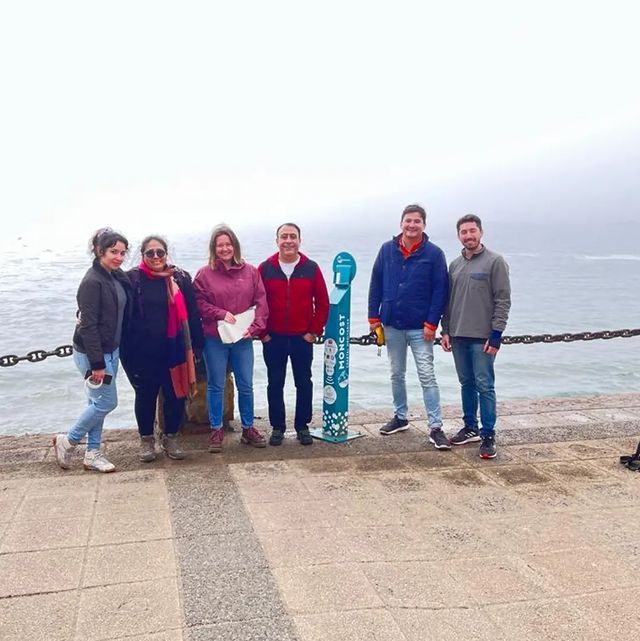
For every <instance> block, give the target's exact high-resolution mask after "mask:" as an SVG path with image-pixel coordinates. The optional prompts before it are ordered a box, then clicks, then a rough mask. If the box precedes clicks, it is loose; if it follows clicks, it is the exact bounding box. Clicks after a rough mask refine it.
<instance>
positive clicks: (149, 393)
mask: <svg viewBox="0 0 640 641" xmlns="http://www.w3.org/2000/svg"><path fill="white" fill-rule="evenodd" d="M129 381H130V382H131V386H132V387H133V390H134V392H135V395H136V400H135V403H134V411H135V414H136V421H137V423H138V432H139V433H140V436H151V435H152V434H153V426H154V423H155V420H156V402H157V399H158V392H159V391H160V389H162V396H163V404H162V411H163V413H164V432H165V434H176V433H177V432H178V430H179V429H180V425H181V424H182V418H183V416H184V404H185V400H186V399H184V398H176V395H175V392H174V391H173V384H172V383H171V375H170V374H169V370H168V368H166V367H158V368H157V369H156V370H153V371H148V372H145V373H144V374H136V375H135V376H129Z"/></svg>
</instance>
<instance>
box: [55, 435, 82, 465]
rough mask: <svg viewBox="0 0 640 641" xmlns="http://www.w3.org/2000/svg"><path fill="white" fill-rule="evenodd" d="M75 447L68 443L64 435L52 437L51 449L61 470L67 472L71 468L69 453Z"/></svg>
mask: <svg viewBox="0 0 640 641" xmlns="http://www.w3.org/2000/svg"><path fill="white" fill-rule="evenodd" d="M75 447H76V446H75V445H73V444H72V443H69V439H68V438H67V435H66V434H56V435H55V436H54V437H53V449H54V451H55V453H56V461H58V465H59V466H60V467H61V468H62V469H63V470H68V469H69V468H70V467H71V452H73V450H74V449H75Z"/></svg>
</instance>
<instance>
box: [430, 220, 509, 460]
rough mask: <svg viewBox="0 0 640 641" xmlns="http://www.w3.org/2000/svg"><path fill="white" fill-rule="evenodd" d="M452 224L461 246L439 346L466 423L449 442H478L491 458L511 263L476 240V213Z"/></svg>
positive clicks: (451, 267) (479, 234)
mask: <svg viewBox="0 0 640 641" xmlns="http://www.w3.org/2000/svg"><path fill="white" fill-rule="evenodd" d="M456 227H457V230H458V239H459V240H460V242H461V243H462V246H463V249H462V255H461V256H458V258H456V259H455V260H454V261H453V262H452V263H451V265H449V304H448V306H447V310H446V312H445V314H444V316H443V317H442V341H441V345H442V347H443V349H444V350H445V351H446V352H453V360H454V362H455V365H456V372H457V373H458V380H459V381H460V386H461V395H462V413H463V418H464V427H463V428H462V429H461V430H460V431H459V432H458V433H457V434H456V435H455V436H454V437H453V438H452V439H451V444H452V445H462V444H463V443H472V442H476V441H481V443H480V456H481V458H485V459H490V458H495V456H496V442H495V425H496V391H495V387H494V383H495V376H494V371H493V363H494V361H495V357H496V354H497V353H498V350H499V349H500V341H501V339H502V332H503V331H504V329H505V327H506V326H507V319H508V317H509V309H510V307H511V285H510V283H509V266H508V265H507V263H506V261H505V259H504V258H503V257H502V256H500V254H496V253H495V252H492V251H490V250H489V249H487V248H486V247H485V246H484V245H483V244H482V243H481V242H480V241H481V239H482V221H481V220H480V218H478V217H477V216H474V215H473V214H469V215H467V216H463V217H462V218H460V220H458V222H457V224H456ZM478 405H479V406H480V422H481V425H482V427H481V428H480V429H478V416H477V415H478Z"/></svg>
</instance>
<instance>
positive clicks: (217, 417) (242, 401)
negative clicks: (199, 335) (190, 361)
mask: <svg viewBox="0 0 640 641" xmlns="http://www.w3.org/2000/svg"><path fill="white" fill-rule="evenodd" d="M203 354H204V364H205V366H206V368H207V404H208V406H209V423H210V425H211V427H212V428H213V429H214V430H218V429H220V428H221V427H222V409H223V404H224V383H225V380H226V378H227V363H229V364H230V365H231V370H232V371H233V376H234V378H235V379H236V387H237V388H238V405H239V407H240V422H241V423H242V429H246V428H248V427H253V341H252V340H251V339H250V338H243V339H242V340H239V341H238V342H237V343H223V342H222V341H221V340H220V339H219V338H217V337H213V336H207V337H206V338H205V341H204V352H203Z"/></svg>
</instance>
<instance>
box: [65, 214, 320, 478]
mask: <svg viewBox="0 0 640 641" xmlns="http://www.w3.org/2000/svg"><path fill="white" fill-rule="evenodd" d="M300 243H301V234H300V228H299V227H298V226H297V225H296V224H294V223H285V224H283V225H280V226H279V227H278V229H277V232H276V244H277V247H278V251H277V252H276V253H275V254H274V255H273V256H271V257H270V258H268V259H267V260H266V261H264V263H262V264H261V265H260V266H259V267H258V268H256V267H254V266H252V265H249V264H248V263H247V262H246V261H245V260H244V259H243V258H242V252H241V249H240V242H239V240H238V237H237V236H236V234H235V233H234V232H233V230H231V229H230V228H229V227H228V226H226V225H220V226H218V227H216V228H215V229H214V230H213V233H212V235H211V240H210V242H209V261H208V264H207V265H205V266H204V267H202V268H201V269H200V270H198V273H197V274H196V276H195V278H194V279H193V281H192V280H191V276H190V275H189V274H188V273H187V272H186V271H184V270H183V269H180V268H179V267H176V266H175V265H172V264H171V263H170V262H169V253H168V246H167V242H166V240H165V239H164V238H162V237H160V236H156V235H151V236H147V237H146V238H145V239H144V240H143V241H142V244H141V246H140V263H139V265H138V266H137V267H134V268H133V269H131V270H129V271H128V272H126V273H125V272H124V271H123V270H122V269H121V266H122V263H123V261H124V259H125V257H126V255H127V252H128V250H129V243H128V241H127V239H126V238H125V237H124V236H123V235H122V234H119V233H118V232H115V231H113V230H112V229H110V228H104V229H101V230H99V231H98V232H97V233H96V234H95V235H94V237H93V238H92V239H91V243H90V249H91V253H92V255H93V263H92V265H91V267H90V268H89V270H88V271H87V273H86V275H85V276H84V278H83V279H82V282H81V283H80V286H79V288H78V294H77V302H78V316H77V322H76V329H75V333H74V337H73V348H74V350H73V353H74V360H75V363H76V366H77V367H78V369H79V371H80V373H81V374H82V376H83V377H84V379H85V386H86V394H87V399H88V404H87V407H86V408H85V410H84V411H83V412H82V414H81V415H80V417H79V418H78V420H77V421H76V423H75V424H74V425H73V426H72V427H71V429H70V430H69V431H68V432H67V433H66V434H56V435H55V436H54V439H53V443H54V449H55V454H56V460H57V461H58V464H59V465H60V467H62V468H63V469H68V468H69V467H70V466H71V457H72V452H73V450H74V449H75V448H76V447H77V445H78V444H79V443H80V441H81V440H82V439H84V438H85V437H86V440H87V448H86V451H85V455H84V461H83V464H84V467H85V469H88V470H95V471H99V472H112V471H114V470H115V466H114V465H113V463H112V462H111V461H109V460H108V459H107V458H106V456H105V455H104V453H103V452H102V451H101V437H102V429H103V425H104V420H105V417H106V416H107V415H108V414H109V413H110V412H111V411H113V410H114V409H115V408H116V406H117V402H118V401H117V391H116V376H117V373H118V367H119V363H120V361H122V365H123V368H124V370H125V373H126V374H127V378H128V379H129V382H130V383H131V386H132V387H133V390H134V393H135V402H134V409H135V416H136V422H137V425H138V432H139V434H140V455H139V457H140V460H141V461H143V462H151V461H153V460H154V459H155V458H156V456H157V452H156V447H155V436H154V425H155V421H156V411H157V403H158V397H159V395H160V394H161V398H162V414H163V417H164V433H163V435H162V440H161V447H162V449H163V451H164V452H165V454H166V455H167V456H168V457H169V458H172V459H182V458H184V452H183V450H182V449H181V447H180V444H179V441H178V432H179V429H180V426H181V424H182V422H183V417H184V409H185V402H186V399H187V398H189V397H191V396H192V394H193V392H194V389H195V383H196V370H195V359H196V357H197V356H199V355H202V357H203V359H204V363H205V367H206V371H207V405H208V415H209V423H210V427H211V435H210V438H209V451H211V452H221V451H222V446H223V440H224V431H223V429H222V415H223V400H224V387H225V382H226V378H227V372H228V371H231V372H233V374H234V378H235V382H236V386H237V389H238V405H239V410H240V420H241V424H242V436H241V439H240V440H241V442H242V443H244V444H246V445H250V446H253V447H265V446H266V444H267V443H266V439H265V437H264V435H263V434H262V433H261V432H260V431H259V430H257V429H256V428H255V426H254V411H253V405H254V403H253V359H254V354H253V339H254V338H259V339H260V340H261V341H262V345H263V352H264V359H265V363H266V365H267V378H268V386H267V394H268V399H269V419H270V423H271V426H272V428H273V430H272V433H271V436H270V439H269V443H270V444H271V445H280V444H281V443H282V440H283V438H284V433H285V431H286V413H285V404H284V384H285V377H286V368H287V362H288V360H289V359H290V360H291V366H292V370H293V377H294V381H295V385H296V409H295V415H294V426H295V429H296V433H297V437H298V440H299V441H300V443H301V444H303V445H310V444H312V442H313V440H312V438H311V434H310V433H309V423H310V422H311V415H312V406H313V398H312V395H313V384H312V380H311V365H312V360H313V342H314V341H315V339H316V337H317V336H318V335H319V334H321V333H322V330H323V328H324V325H325V323H326V321H327V317H328V314H329V297H328V293H327V287H326V284H325V282H324V278H323V276H322V272H321V270H320V268H319V267H318V265H317V264H316V263H315V262H314V261H312V260H310V259H309V258H307V257H306V256H305V255H304V254H302V253H301V252H300ZM236 325H238V326H242V329H241V331H240V332H238V333H237V334H236V335H235V336H234V335H233V334H232V335H231V338H229V334H228V332H226V331H223V330H224V328H225V327H227V328H229V327H230V328H234V326H236ZM245 325H246V327H245Z"/></svg>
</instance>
